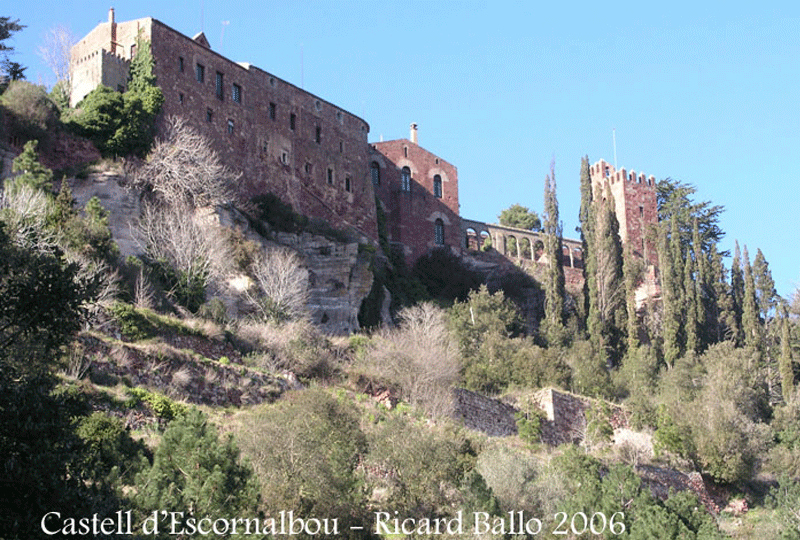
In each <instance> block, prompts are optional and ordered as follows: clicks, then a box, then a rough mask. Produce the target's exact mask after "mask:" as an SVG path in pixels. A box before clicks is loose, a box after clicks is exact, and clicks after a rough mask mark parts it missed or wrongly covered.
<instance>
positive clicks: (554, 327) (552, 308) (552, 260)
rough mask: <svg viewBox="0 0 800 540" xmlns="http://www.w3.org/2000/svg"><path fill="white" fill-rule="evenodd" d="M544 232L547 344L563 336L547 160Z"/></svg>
mask: <svg viewBox="0 0 800 540" xmlns="http://www.w3.org/2000/svg"><path fill="white" fill-rule="evenodd" d="M544 211H545V221H544V233H545V253H546V254H547V260H548V264H547V277H546V279H545V320H544V326H545V336H546V339H547V342H548V344H550V345H555V344H559V343H561V342H562V341H563V339H564V267H563V262H562V260H561V259H562V253H561V246H562V244H563V235H562V225H561V222H560V221H559V216H558V198H557V196H556V175H555V163H554V162H551V163H550V174H549V175H548V176H547V178H546V179H545V184H544Z"/></svg>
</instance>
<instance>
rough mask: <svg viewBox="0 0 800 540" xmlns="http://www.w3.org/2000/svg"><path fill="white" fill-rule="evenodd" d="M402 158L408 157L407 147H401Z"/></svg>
mask: <svg viewBox="0 0 800 540" xmlns="http://www.w3.org/2000/svg"><path fill="white" fill-rule="evenodd" d="M403 157H408V146H404V147H403Z"/></svg>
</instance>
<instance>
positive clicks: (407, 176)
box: [400, 167, 411, 191]
mask: <svg viewBox="0 0 800 540" xmlns="http://www.w3.org/2000/svg"><path fill="white" fill-rule="evenodd" d="M400 190H401V191H411V169H409V168H408V167H403V170H402V171H401V172H400Z"/></svg>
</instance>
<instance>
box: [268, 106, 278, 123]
mask: <svg viewBox="0 0 800 540" xmlns="http://www.w3.org/2000/svg"><path fill="white" fill-rule="evenodd" d="M277 109H278V107H277V105H275V104H274V103H270V104H269V119H270V120H275V113H276V111H277Z"/></svg>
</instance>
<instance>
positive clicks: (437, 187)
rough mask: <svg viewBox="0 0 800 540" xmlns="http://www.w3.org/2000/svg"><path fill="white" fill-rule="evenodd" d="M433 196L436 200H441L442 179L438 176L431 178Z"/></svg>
mask: <svg viewBox="0 0 800 540" xmlns="http://www.w3.org/2000/svg"><path fill="white" fill-rule="evenodd" d="M433 196H434V197H436V198H437V199H441V198H442V177H441V176H439V175H438V174H437V175H434V177H433Z"/></svg>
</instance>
